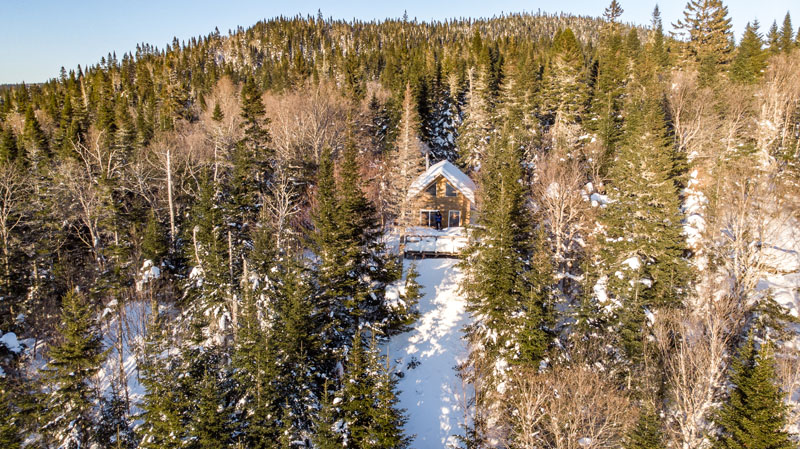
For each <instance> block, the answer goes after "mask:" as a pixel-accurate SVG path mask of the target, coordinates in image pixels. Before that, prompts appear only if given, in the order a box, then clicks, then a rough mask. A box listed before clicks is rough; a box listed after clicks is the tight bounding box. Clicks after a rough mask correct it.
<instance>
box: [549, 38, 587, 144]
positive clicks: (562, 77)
mask: <svg viewBox="0 0 800 449" xmlns="http://www.w3.org/2000/svg"><path fill="white" fill-rule="evenodd" d="M551 51H552V52H553V56H552V58H551V59H550V61H549V63H548V65H547V67H546V68H545V72H544V80H543V84H544V87H543V92H542V98H541V106H540V108H541V109H540V115H541V116H542V118H543V119H544V121H545V122H546V123H547V124H548V125H553V124H555V125H557V126H558V127H560V128H561V129H563V130H564V131H563V132H566V133H567V134H573V135H574V134H576V131H575V130H569V129H568V128H572V127H574V126H575V125H578V124H580V123H581V121H582V119H583V118H584V117H583V114H584V112H585V108H586V101H587V99H588V97H589V92H588V83H587V77H586V68H585V65H584V58H583V50H582V49H581V46H580V43H579V42H578V40H577V39H576V38H575V34H574V33H573V32H572V30H571V29H569V28H566V29H564V30H559V31H558V32H557V33H556V36H555V38H554V39H553V46H552V49H551ZM573 137H574V136H573Z"/></svg>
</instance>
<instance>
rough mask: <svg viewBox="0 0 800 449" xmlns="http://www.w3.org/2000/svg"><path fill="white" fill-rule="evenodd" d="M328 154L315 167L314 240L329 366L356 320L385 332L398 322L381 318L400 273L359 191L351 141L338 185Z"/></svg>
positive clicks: (352, 332)
mask: <svg viewBox="0 0 800 449" xmlns="http://www.w3.org/2000/svg"><path fill="white" fill-rule="evenodd" d="M329 158H330V152H329V151H326V152H325V154H323V158H322V161H321V164H320V168H319V174H318V181H317V182H318V191H317V208H316V211H315V213H314V225H315V227H316V231H317V232H316V233H315V235H314V240H315V245H316V249H317V256H318V257H319V262H318V267H317V283H318V285H319V288H320V291H319V292H318V295H319V297H320V299H321V304H322V312H321V315H322V316H327V317H328V322H327V323H326V324H325V325H324V327H325V331H324V333H325V336H324V346H326V352H327V353H328V356H329V357H333V358H332V359H329V361H330V362H332V363H333V364H335V363H336V360H337V358H338V357H341V354H342V349H343V348H344V346H345V345H346V344H347V342H349V341H350V340H351V339H352V336H353V334H354V333H355V330H356V329H357V328H358V327H359V326H360V325H361V324H367V323H372V324H374V325H378V326H379V327H380V328H382V330H384V331H387V332H393V331H394V330H396V328H397V327H398V326H399V325H400V324H399V323H387V322H385V321H384V318H386V317H387V315H388V309H387V305H386V303H385V286H386V285H387V284H389V283H391V282H393V281H395V280H396V279H397V278H398V277H399V275H400V273H399V269H398V267H397V266H396V264H395V263H394V262H393V261H392V260H391V259H389V258H388V256H387V255H386V254H385V251H384V247H383V244H382V243H381V242H380V240H379V237H380V232H381V230H380V224H379V221H378V218H377V214H376V212H375V208H374V207H373V206H372V204H371V203H370V202H369V201H368V200H367V199H366V197H365V196H364V192H363V191H362V190H361V186H360V175H359V172H358V165H357V162H356V149H355V145H354V144H353V143H352V141H350V142H348V144H347V145H346V147H345V151H344V154H343V158H342V159H343V160H342V163H341V167H340V171H339V182H338V183H337V182H335V180H334V179H333V164H332V163H331V162H330V161H329V160H328V161H326V159H329ZM328 368H329V369H331V368H333V365H330V366H329V367H328Z"/></svg>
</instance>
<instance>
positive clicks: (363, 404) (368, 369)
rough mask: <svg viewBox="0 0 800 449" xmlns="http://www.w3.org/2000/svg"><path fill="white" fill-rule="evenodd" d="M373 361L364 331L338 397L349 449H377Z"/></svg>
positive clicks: (356, 338) (354, 343) (354, 347)
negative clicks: (374, 430)
mask: <svg viewBox="0 0 800 449" xmlns="http://www.w3.org/2000/svg"><path fill="white" fill-rule="evenodd" d="M373 358H374V354H373V353H371V351H369V350H368V348H367V347H366V346H365V344H364V342H363V335H362V333H361V331H358V332H356V333H355V334H354V335H353V339H352V346H351V347H350V348H349V351H348V353H347V363H346V364H345V367H344V370H345V372H344V377H343V378H342V388H341V390H340V391H339V392H338V393H337V397H338V398H340V404H341V405H340V408H341V416H342V421H343V424H344V429H345V432H346V434H345V440H346V441H347V443H346V444H347V447H357V448H362V449H364V448H372V447H377V446H376V445H375V442H374V441H371V439H372V430H373V426H374V422H373V421H372V419H371V418H372V417H371V414H372V411H373V410H374V408H375V399H376V398H375V396H374V393H375V391H376V385H377V376H376V373H375V372H374V369H375V368H376V366H375V364H374V363H372V362H373Z"/></svg>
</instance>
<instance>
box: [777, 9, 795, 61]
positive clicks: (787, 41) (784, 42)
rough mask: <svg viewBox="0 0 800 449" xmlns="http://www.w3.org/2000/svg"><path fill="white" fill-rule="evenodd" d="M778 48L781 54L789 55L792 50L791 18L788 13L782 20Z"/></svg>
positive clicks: (792, 31)
mask: <svg viewBox="0 0 800 449" xmlns="http://www.w3.org/2000/svg"><path fill="white" fill-rule="evenodd" d="M778 42H779V44H778V45H779V47H780V49H781V51H782V52H784V53H789V52H791V51H792V50H793V49H794V29H792V18H791V16H790V15H789V12H788V11H787V12H786V16H785V17H784V18H783V25H782V26H781V31H780V34H779V38H778Z"/></svg>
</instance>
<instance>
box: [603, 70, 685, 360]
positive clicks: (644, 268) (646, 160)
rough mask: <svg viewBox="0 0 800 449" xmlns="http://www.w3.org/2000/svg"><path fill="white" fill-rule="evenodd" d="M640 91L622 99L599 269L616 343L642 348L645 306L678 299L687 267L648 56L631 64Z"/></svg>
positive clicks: (633, 354) (637, 354) (627, 349)
mask: <svg viewBox="0 0 800 449" xmlns="http://www.w3.org/2000/svg"><path fill="white" fill-rule="evenodd" d="M637 73H638V74H639V78H638V79H637V80H636V83H637V84H638V90H639V92H640V94H638V95H636V96H635V97H632V98H631V99H630V100H629V101H628V103H627V104H626V120H625V126H624V134H623V138H622V142H621V144H620V146H619V150H618V152H617V155H616V157H615V159H614V161H613V162H612V164H611V167H610V170H609V178H610V179H609V184H610V188H609V190H608V195H609V199H610V201H609V203H608V205H607V206H606V208H605V209H604V210H603V213H602V216H601V222H602V223H603V226H604V230H605V232H604V234H605V236H604V239H605V244H604V245H603V246H602V247H601V249H600V255H601V266H602V268H601V271H603V273H604V275H605V280H606V282H607V287H608V288H607V293H608V297H609V298H610V301H614V302H616V304H617V305H616V306H611V304H604V305H603V306H604V307H611V308H612V309H614V310H615V312H614V313H616V314H617V316H616V318H615V320H616V321H617V323H618V325H619V328H618V329H617V331H618V333H617V334H616V337H617V338H618V339H619V347H620V348H621V349H622V350H623V353H624V354H625V355H626V357H627V359H628V360H629V361H630V362H633V363H634V365H635V364H637V363H638V361H640V358H641V355H642V348H641V342H642V340H643V337H642V335H643V334H642V332H644V326H645V309H652V308H656V307H676V306H680V305H681V304H682V301H683V296H684V295H685V293H686V285H687V282H688V278H689V270H688V266H687V264H686V261H685V260H684V259H683V252H684V249H685V245H686V244H685V241H684V236H683V234H682V232H683V228H682V225H681V211H680V197H679V182H678V181H679V180H678V179H677V178H676V173H677V171H678V167H677V161H678V159H679V158H678V154H677V152H676V150H675V149H674V147H673V146H672V143H671V140H670V139H669V136H668V134H667V128H666V119H665V115H664V110H663V108H662V105H661V103H660V95H659V94H658V92H659V91H660V90H659V87H658V85H657V84H656V80H657V78H656V77H655V71H654V67H653V63H652V59H651V58H648V57H645V58H644V59H643V60H642V62H641V63H640V66H639V67H637Z"/></svg>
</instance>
